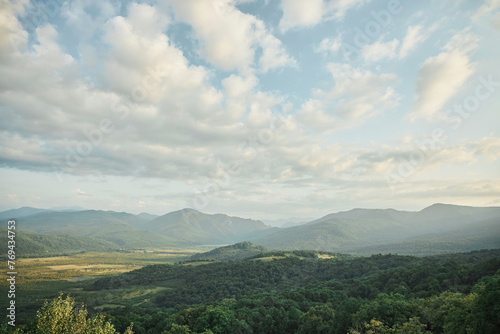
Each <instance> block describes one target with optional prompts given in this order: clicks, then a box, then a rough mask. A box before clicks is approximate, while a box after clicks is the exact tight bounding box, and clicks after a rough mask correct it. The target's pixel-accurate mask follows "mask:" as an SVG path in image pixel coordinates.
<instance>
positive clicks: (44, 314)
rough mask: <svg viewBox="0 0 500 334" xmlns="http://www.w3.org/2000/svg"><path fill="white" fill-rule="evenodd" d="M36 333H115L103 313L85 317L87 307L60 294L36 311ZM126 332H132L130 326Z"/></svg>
mask: <svg viewBox="0 0 500 334" xmlns="http://www.w3.org/2000/svg"><path fill="white" fill-rule="evenodd" d="M35 333H36V334H53V333H60V334H66V333H67V334H116V333H117V332H116V330H115V328H114V326H113V325H112V324H111V323H110V322H109V321H106V319H105V317H104V315H103V314H99V315H97V316H95V317H91V318H87V309H86V308H85V307H84V306H83V305H82V306H80V307H76V306H75V300H74V299H73V298H71V297H70V296H67V297H66V299H63V297H62V294H61V295H59V297H57V298H56V299H53V300H52V301H50V302H48V301H46V302H45V304H44V305H43V307H42V308H41V309H40V310H39V311H38V312H37V315H36V320H35ZM125 333H126V334H133V332H132V329H131V327H129V328H127V330H126V331H125Z"/></svg>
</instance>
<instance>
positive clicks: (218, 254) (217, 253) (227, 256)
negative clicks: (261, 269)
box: [189, 241, 267, 261]
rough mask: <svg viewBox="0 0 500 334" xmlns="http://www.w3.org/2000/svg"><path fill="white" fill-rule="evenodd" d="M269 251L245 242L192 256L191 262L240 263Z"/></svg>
mask: <svg viewBox="0 0 500 334" xmlns="http://www.w3.org/2000/svg"><path fill="white" fill-rule="evenodd" d="M266 251H267V249H266V248H264V247H262V246H257V245H254V244H252V243H251V242H248V241H244V242H239V243H237V244H234V245H229V246H224V247H219V248H215V249H212V250H211V251H209V252H205V253H199V254H194V255H192V256H191V257H190V258H189V259H190V260H214V261H239V260H243V259H247V258H249V257H252V256H255V255H257V254H261V253H263V252H266Z"/></svg>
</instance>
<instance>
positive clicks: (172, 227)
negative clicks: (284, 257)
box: [144, 209, 269, 245]
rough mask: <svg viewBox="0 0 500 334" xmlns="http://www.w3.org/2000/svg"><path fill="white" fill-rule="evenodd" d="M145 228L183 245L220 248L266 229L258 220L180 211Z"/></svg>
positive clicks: (190, 210)
mask: <svg viewBox="0 0 500 334" xmlns="http://www.w3.org/2000/svg"><path fill="white" fill-rule="evenodd" d="M144 228H145V229H146V230H148V231H152V232H155V233H158V234H162V235H166V236H169V237H171V238H175V239H176V240H179V241H181V242H184V243H191V244H206V245H210V244H212V245H221V244H230V243H236V242H240V241H245V240H246V239H247V238H248V236H251V235H252V234H253V233H256V232H259V231H264V230H267V229H268V228H269V227H268V226H267V225H265V224H264V223H263V222H261V221H259V220H253V219H246V218H239V217H231V216H228V215H224V214H206V213H202V212H199V211H197V210H194V209H183V210H179V211H174V212H170V213H168V214H166V215H163V216H161V217H158V218H155V219H153V220H152V221H150V222H148V223H147V224H146V225H145V226H144Z"/></svg>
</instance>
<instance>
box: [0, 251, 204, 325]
mask: <svg viewBox="0 0 500 334" xmlns="http://www.w3.org/2000/svg"><path fill="white" fill-rule="evenodd" d="M198 252H199V250H158V251H136V252H112V253H82V254H74V255H69V256H55V257H44V258H19V259H16V261H15V263H16V265H15V266H16V268H15V269H16V272H17V275H16V306H17V307H18V308H19V313H18V315H19V319H20V320H24V319H28V318H30V317H32V316H33V315H34V314H33V312H35V310H36V309H38V308H40V307H41V305H43V302H44V300H46V299H52V298H54V297H57V295H59V294H60V293H64V294H66V293H69V294H71V295H73V296H75V297H76V298H77V299H78V300H80V301H81V302H84V303H85V304H86V305H88V306H98V305H99V306H100V308H101V309H105V308H112V307H122V306H123V304H124V303H125V304H127V305H138V304H140V303H144V302H147V301H148V299H149V296H153V295H154V294H156V293H158V292H159V289H160V290H161V289H165V288H158V287H148V286H141V287H134V288H130V289H127V290H120V289H118V290H117V291H114V293H113V294H107V295H103V293H102V292H87V291H83V290H84V287H85V286H88V285H89V284H93V282H94V280H95V279H96V278H98V277H102V276H104V275H117V274H121V273H124V272H128V271H132V270H135V269H139V268H142V267H144V266H146V265H150V264H168V263H174V262H178V261H182V260H184V259H185V258H186V257H188V256H190V255H193V254H194V253H198ZM5 275H6V274H5V272H4V274H2V275H1V280H0V293H1V295H2V296H4V295H7V291H8V289H9V288H8V284H7V280H6V278H7V277H5ZM3 303H4V299H3V298H2V303H0V304H1V306H2V307H3V306H4V305H3ZM103 304H105V305H103Z"/></svg>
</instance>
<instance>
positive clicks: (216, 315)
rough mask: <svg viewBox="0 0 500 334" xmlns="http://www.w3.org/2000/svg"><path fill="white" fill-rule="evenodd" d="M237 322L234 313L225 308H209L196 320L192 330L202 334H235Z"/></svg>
mask: <svg viewBox="0 0 500 334" xmlns="http://www.w3.org/2000/svg"><path fill="white" fill-rule="evenodd" d="M236 327H238V320H236V317H235V315H234V312H233V311H231V310H229V309H228V308H227V307H225V306H215V307H214V306H209V307H208V308H207V310H206V311H205V312H203V313H202V314H201V315H200V317H199V318H198V319H197V320H196V322H195V326H194V330H195V331H197V332H203V331H207V330H212V331H213V332H214V334H226V333H228V334H231V333H235V332H236V331H235V328H236Z"/></svg>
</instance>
